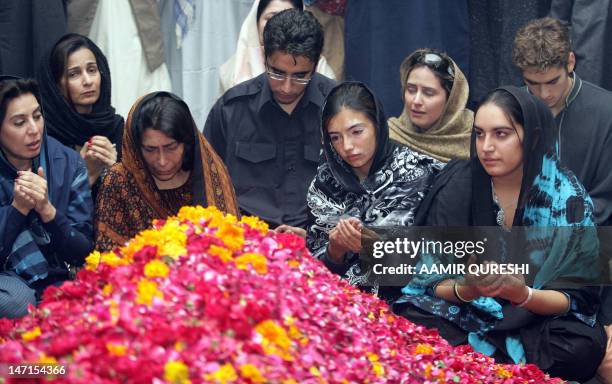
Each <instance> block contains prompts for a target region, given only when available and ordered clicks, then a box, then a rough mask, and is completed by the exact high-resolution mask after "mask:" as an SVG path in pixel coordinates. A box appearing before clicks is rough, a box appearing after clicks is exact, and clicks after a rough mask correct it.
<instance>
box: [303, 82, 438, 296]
mask: <svg viewBox="0 0 612 384" xmlns="http://www.w3.org/2000/svg"><path fill="white" fill-rule="evenodd" d="M321 130H322V132H321V135H322V137H323V144H324V151H325V159H326V162H325V163H323V164H321V165H320V166H319V169H318V170H317V175H316V177H315V179H314V181H313V182H312V184H311V185H310V189H309V191H308V197H307V202H308V210H309V216H310V224H309V226H308V236H307V242H308V247H309V249H310V251H311V252H312V254H313V256H314V257H316V258H319V259H321V260H323V262H324V263H325V264H326V265H327V266H328V267H329V268H330V269H331V270H332V271H334V272H336V273H338V274H340V275H344V277H346V278H347V279H348V281H349V282H350V283H351V284H353V285H356V286H359V287H361V288H362V289H364V290H366V291H370V292H372V293H377V294H378V295H379V296H380V297H382V298H384V299H386V300H391V299H392V298H393V297H392V296H393V294H394V292H393V290H388V292H387V290H379V288H380V287H379V284H378V283H377V282H376V281H375V279H374V278H373V277H372V276H370V275H371V270H370V269H369V268H368V267H365V268H364V265H361V264H360V263H359V260H358V253H359V251H360V250H361V240H362V239H361V229H362V226H363V225H375V226H391V225H392V226H405V225H411V224H412V223H413V220H414V216H415V212H416V210H417V208H418V206H419V204H420V202H421V199H422V197H423V196H424V195H425V193H426V192H427V190H428V188H429V186H430V184H431V183H432V181H433V177H434V173H435V172H436V167H441V166H442V164H441V163H440V162H438V161H436V160H434V159H433V158H430V157H428V156H425V155H421V154H419V153H417V152H414V151H412V150H410V149H409V148H408V147H404V146H401V145H399V144H397V143H395V142H392V141H390V140H389V128H388V126H387V119H386V117H385V114H384V112H383V110H382V106H381V105H380V104H379V103H378V102H377V100H376V99H375V97H374V94H373V93H372V92H371V91H370V90H369V89H368V88H367V87H366V86H365V85H364V84H362V83H356V82H347V83H343V84H340V85H338V86H336V87H335V88H334V89H333V90H332V91H331V92H330V93H329V95H328V96H327V99H326V101H325V105H324V107H323V114H322V122H321ZM383 291H385V292H383Z"/></svg>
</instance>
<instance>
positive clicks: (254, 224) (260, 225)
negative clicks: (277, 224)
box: [240, 216, 269, 235]
mask: <svg viewBox="0 0 612 384" xmlns="http://www.w3.org/2000/svg"><path fill="white" fill-rule="evenodd" d="M240 223H241V224H246V225H248V226H249V227H251V228H253V229H255V230H257V231H259V232H260V233H261V234H262V235H265V234H266V233H268V230H269V227H268V223H266V222H265V221H263V220H260V219H259V218H258V217H255V216H242V219H240Z"/></svg>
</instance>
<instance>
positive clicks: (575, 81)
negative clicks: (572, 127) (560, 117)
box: [564, 71, 582, 109]
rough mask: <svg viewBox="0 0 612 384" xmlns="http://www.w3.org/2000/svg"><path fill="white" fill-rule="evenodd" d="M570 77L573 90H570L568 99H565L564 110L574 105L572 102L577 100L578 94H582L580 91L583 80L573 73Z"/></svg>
mask: <svg viewBox="0 0 612 384" xmlns="http://www.w3.org/2000/svg"><path fill="white" fill-rule="evenodd" d="M570 77H571V78H572V88H571V89H570V91H569V93H568V94H567V97H566V98H565V106H564V109H565V108H567V107H568V106H569V105H570V104H571V103H572V101H574V100H575V99H576V97H577V96H578V93H579V92H580V89H581V88H582V79H581V78H580V77H578V75H577V74H576V72H574V71H572V73H570Z"/></svg>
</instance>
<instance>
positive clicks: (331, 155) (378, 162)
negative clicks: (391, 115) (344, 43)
mask: <svg viewBox="0 0 612 384" xmlns="http://www.w3.org/2000/svg"><path fill="white" fill-rule="evenodd" d="M347 84H354V85H358V86H360V87H361V88H363V89H364V90H366V91H367V92H368V93H370V95H371V96H372V98H373V99H374V103H375V105H376V121H374V125H375V127H376V152H375V154H374V160H373V161H372V166H371V167H370V171H369V173H368V176H369V175H373V174H375V173H376V172H377V171H378V170H380V169H381V168H382V167H383V166H384V165H385V164H386V163H387V162H388V161H389V160H390V159H391V156H392V154H393V150H394V149H395V148H396V147H397V146H398V144H397V143H395V142H393V141H390V140H389V126H388V125H387V118H386V116H385V112H384V110H383V106H382V104H381V103H380V101H379V100H378V99H377V98H376V96H375V95H374V93H373V92H372V91H371V90H370V89H369V88H368V87H367V86H366V85H365V84H363V83H361V82H356V81H354V82H344V83H342V84H339V85H337V86H335V87H334V88H332V90H331V91H330V92H329V94H328V95H327V98H326V99H325V100H326V101H325V104H327V100H329V99H330V98H331V97H332V96H333V95H334V93H335V92H336V91H337V90H338V88H339V87H340V86H346V85H347ZM325 104H323V108H321V110H323V111H324V110H325ZM321 137H322V139H323V150H324V152H325V158H326V160H327V163H328V164H329V167H330V169H331V172H332V174H333V175H334V177H335V178H336V180H338V182H340V184H342V186H343V187H344V189H346V190H347V191H350V192H356V193H360V192H363V187H362V186H361V183H360V182H359V178H358V177H357V175H355V172H354V171H353V169H352V168H351V166H350V165H349V164H348V163H347V162H346V161H344V160H342V158H341V157H340V155H339V154H338V153H337V152H336V150H335V149H334V146H333V145H332V143H331V138H330V136H329V133H328V132H327V129H326V128H325V122H324V121H322V120H321Z"/></svg>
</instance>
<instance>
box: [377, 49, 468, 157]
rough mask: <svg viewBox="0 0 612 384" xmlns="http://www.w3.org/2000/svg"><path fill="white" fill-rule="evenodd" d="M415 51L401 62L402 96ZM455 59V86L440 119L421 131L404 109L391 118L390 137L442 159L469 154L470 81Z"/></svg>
mask: <svg viewBox="0 0 612 384" xmlns="http://www.w3.org/2000/svg"><path fill="white" fill-rule="evenodd" d="M412 55H414V53H413V54H412ZM412 55H410V56H408V57H407V58H406V59H405V60H404V61H403V62H402V65H401V66H400V79H401V81H402V99H403V98H404V94H405V92H406V82H407V81H408V74H409V73H410V70H411V69H412V68H411V67H410V66H409V63H410V62H411V58H412ZM451 61H452V60H451ZM452 63H453V67H454V69H455V80H454V81H453V88H452V89H451V92H450V95H449V97H448V100H447V102H446V106H445V108H444V111H443V112H442V116H441V117H440V120H438V122H437V123H436V124H435V125H434V126H433V127H431V129H429V130H428V131H427V132H420V130H419V129H418V128H417V127H415V126H414V125H413V124H412V123H411V122H410V119H409V118H408V115H407V113H406V110H405V109H404V111H403V112H402V114H401V115H400V116H399V117H392V118H390V119H389V121H388V122H389V135H390V137H391V139H393V140H395V141H397V142H399V143H401V144H404V145H405V146H407V147H409V148H411V149H414V150H415V151H418V152H421V153H423V154H426V155H429V156H431V157H433V158H436V159H438V160H440V161H443V162H448V161H449V160H451V159H453V158H461V159H468V158H469V157H470V136H471V133H472V125H473V123H474V113H473V112H472V111H470V110H469V109H466V108H465V105H466V103H467V101H468V96H469V86H468V82H467V80H466V78H465V76H464V75H463V72H461V70H460V69H459V67H458V66H457V64H456V63H455V62H454V61H452Z"/></svg>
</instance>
